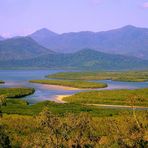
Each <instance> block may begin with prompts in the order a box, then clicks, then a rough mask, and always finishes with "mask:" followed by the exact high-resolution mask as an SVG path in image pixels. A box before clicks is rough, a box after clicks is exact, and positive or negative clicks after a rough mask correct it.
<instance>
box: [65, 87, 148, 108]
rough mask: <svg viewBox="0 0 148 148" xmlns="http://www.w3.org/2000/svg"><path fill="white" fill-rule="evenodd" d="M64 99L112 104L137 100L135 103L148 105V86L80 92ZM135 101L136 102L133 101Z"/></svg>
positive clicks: (122, 103)
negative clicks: (132, 88) (133, 88)
mask: <svg viewBox="0 0 148 148" xmlns="http://www.w3.org/2000/svg"><path fill="white" fill-rule="evenodd" d="M63 100H64V101H67V102H70V103H81V104H111V105H130V104H131V101H132V102H133V101H135V102H136V103H135V105H137V106H138V105H139V106H146V107H148V88H145V89H136V90H101V91H89V92H80V93H77V94H74V95H72V96H69V97H65V98H64V99H63ZM133 103H134V102H133Z"/></svg>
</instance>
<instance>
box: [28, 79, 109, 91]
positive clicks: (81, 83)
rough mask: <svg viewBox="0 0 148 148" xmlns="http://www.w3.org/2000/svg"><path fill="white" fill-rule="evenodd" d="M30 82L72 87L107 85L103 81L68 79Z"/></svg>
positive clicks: (32, 81)
mask: <svg viewBox="0 0 148 148" xmlns="http://www.w3.org/2000/svg"><path fill="white" fill-rule="evenodd" d="M30 82H31V83H40V84H49V85H60V86H68V87H73V88H80V89H81V88H82V89H87V88H104V87H107V84H105V83H96V82H86V81H68V80H31V81H30Z"/></svg>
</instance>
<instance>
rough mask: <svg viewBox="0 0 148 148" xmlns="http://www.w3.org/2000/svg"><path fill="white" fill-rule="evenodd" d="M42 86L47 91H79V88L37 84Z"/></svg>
mask: <svg viewBox="0 0 148 148" xmlns="http://www.w3.org/2000/svg"><path fill="white" fill-rule="evenodd" d="M38 85H40V86H41V85H42V87H44V88H47V89H58V90H81V89H79V88H74V87H68V86H60V85H49V84H38Z"/></svg>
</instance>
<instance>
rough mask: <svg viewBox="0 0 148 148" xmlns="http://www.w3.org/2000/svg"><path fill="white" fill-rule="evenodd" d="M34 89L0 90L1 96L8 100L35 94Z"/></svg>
mask: <svg viewBox="0 0 148 148" xmlns="http://www.w3.org/2000/svg"><path fill="white" fill-rule="evenodd" d="M34 91H35V90H34V89H33V88H0V95H4V96H5V97H7V98H21V97H25V96H27V95H31V94H33V93H34Z"/></svg>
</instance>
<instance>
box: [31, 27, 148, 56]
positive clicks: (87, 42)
mask: <svg viewBox="0 0 148 148" xmlns="http://www.w3.org/2000/svg"><path fill="white" fill-rule="evenodd" d="M29 36H30V37H31V38H33V39H34V40H35V41H37V42H38V43H39V44H40V45H42V46H44V47H46V48H49V49H52V50H54V51H56V52H61V53H72V52H76V51H79V50H81V49H84V48H91V49H95V50H97V51H101V52H105V53H113V54H122V55H128V56H135V57H138V58H142V59H148V29H147V28H138V27H135V26H131V25H128V26H125V27H122V28H119V29H114V30H110V31H102V32H90V31H83V32H71V33H64V34H57V33H54V32H52V31H49V30H48V29H45V28H44V29H41V30H39V31H37V32H35V33H33V34H31V35H29Z"/></svg>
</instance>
